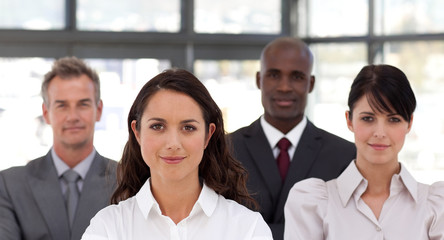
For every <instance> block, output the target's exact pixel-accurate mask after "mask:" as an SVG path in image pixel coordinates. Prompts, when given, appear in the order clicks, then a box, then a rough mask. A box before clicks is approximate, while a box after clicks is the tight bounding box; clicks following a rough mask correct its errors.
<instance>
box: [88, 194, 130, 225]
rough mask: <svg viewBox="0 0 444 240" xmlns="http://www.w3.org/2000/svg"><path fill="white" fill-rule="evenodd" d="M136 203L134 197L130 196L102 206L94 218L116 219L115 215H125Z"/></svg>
mask: <svg viewBox="0 0 444 240" xmlns="http://www.w3.org/2000/svg"><path fill="white" fill-rule="evenodd" d="M135 204H137V203H136V198H135V197H131V198H128V199H126V200H123V201H120V202H119V203H117V204H111V205H108V206H106V207H105V208H102V209H101V210H100V211H99V212H97V214H96V216H95V217H94V218H100V219H104V220H109V219H116V217H117V216H124V215H127V214H128V212H130V211H132V209H134V205H135Z"/></svg>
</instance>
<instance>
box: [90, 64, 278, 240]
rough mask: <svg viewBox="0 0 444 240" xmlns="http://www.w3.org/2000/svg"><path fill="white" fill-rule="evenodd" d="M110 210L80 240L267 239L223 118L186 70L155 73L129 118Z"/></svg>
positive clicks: (208, 95)
mask: <svg viewBox="0 0 444 240" xmlns="http://www.w3.org/2000/svg"><path fill="white" fill-rule="evenodd" d="M128 133H129V138H128V142H127V144H126V146H125V149H124V151H123V156H122V159H121V161H120V163H119V166H118V174H117V178H118V187H117V189H116V191H115V192H114V194H113V196H112V200H111V201H112V203H113V204H115V205H111V206H108V207H107V208H105V209H103V210H101V211H100V212H99V213H98V214H97V215H96V216H95V217H94V218H93V219H92V220H91V223H90V226H89V227H88V228H87V230H86V232H85V234H84V235H83V238H82V239H156V240H157V239H272V237H271V231H270V229H269V227H268V226H267V224H266V223H265V221H264V220H263V219H262V216H261V215H260V214H259V213H257V212H253V211H251V210H249V209H248V208H246V207H244V206H242V205H241V204H243V205H247V206H252V207H254V206H255V202H254V200H253V199H252V198H251V197H250V195H249V194H248V192H247V189H246V185H245V181H246V171H245V170H244V168H243V167H242V166H241V164H240V163H239V162H238V161H237V160H236V159H234V158H233V157H232V156H231V155H230V153H229V149H228V146H227V143H226V141H225V131H224V125H223V119H222V113H221V111H220V109H219V107H218V106H217V105H216V103H215V102H214V101H213V99H212V98H211V96H210V94H209V92H208V91H207V89H206V88H205V86H204V85H203V84H202V83H201V82H200V81H199V80H198V79H197V78H196V77H195V76H194V75H193V74H191V73H189V72H187V71H185V70H178V69H176V70H167V71H165V72H162V73H160V74H159V75H157V76H156V77H154V78H153V79H151V80H150V81H148V82H147V83H146V84H145V86H143V88H142V89H141V90H140V92H139V94H138V96H137V97H136V99H135V101H134V103H133V105H132V107H131V109H130V112H129V115H128Z"/></svg>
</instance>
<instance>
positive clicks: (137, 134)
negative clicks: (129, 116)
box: [131, 120, 140, 145]
mask: <svg viewBox="0 0 444 240" xmlns="http://www.w3.org/2000/svg"><path fill="white" fill-rule="evenodd" d="M136 123H137V121H136V120H133V121H132V122H131V130H133V133H134V136H135V137H136V140H137V142H138V143H139V145H140V132H139V131H138V130H137V128H136Z"/></svg>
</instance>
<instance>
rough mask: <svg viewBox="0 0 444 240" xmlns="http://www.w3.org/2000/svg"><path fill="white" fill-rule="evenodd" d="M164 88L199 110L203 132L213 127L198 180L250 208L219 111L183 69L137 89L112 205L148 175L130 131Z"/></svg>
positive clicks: (131, 193)
mask: <svg viewBox="0 0 444 240" xmlns="http://www.w3.org/2000/svg"><path fill="white" fill-rule="evenodd" d="M161 89H168V90H173V91H176V92H180V93H184V94H186V95H188V96H190V97H191V98H193V99H194V100H195V101H196V102H197V103H198V104H199V106H200V109H201V110H202V114H203V118H204V120H205V124H206V132H208V127H209V124H210V123H214V124H215V125H216V130H215V132H214V134H213V136H212V137H211V139H210V141H209V143H208V146H207V148H206V149H205V150H204V154H203V157H202V161H201V162H200V165H199V177H200V178H202V179H203V180H204V181H205V184H206V185H207V186H208V187H210V188H212V189H213V190H214V191H215V192H216V193H218V194H220V195H222V196H224V197H225V198H227V199H232V200H234V201H236V202H238V203H240V204H243V205H245V206H247V207H250V208H253V209H255V208H257V203H256V202H255V200H254V199H253V198H252V197H251V196H250V195H249V193H248V191H247V187H246V179H247V171H246V170H245V169H244V167H243V166H242V165H241V163H240V162H239V161H237V160H236V159H235V158H234V157H233V156H232V155H231V153H230V150H229V147H228V145H229V144H228V143H227V142H226V141H227V140H226V138H225V130H224V123H223V118H222V112H221V110H220V109H219V107H218V106H217V104H216V103H215V102H214V100H213V99H212V98H211V95H210V93H209V92H208V90H207V89H206V88H205V86H204V85H203V84H202V83H201V82H200V81H199V80H198V79H197V78H196V77H195V76H194V75H193V74H191V73H190V72H188V71H186V70H183V69H170V70H166V71H164V72H162V73H160V74H158V75H157V76H155V77H154V78H152V79H151V80H149V81H148V82H147V83H146V84H145V85H144V86H143V87H142V89H141V90H140V92H139V94H138V95H137V97H136V99H135V100H134V103H133V105H132V106H131V109H130V111H129V114H128V134H129V137H128V142H127V143H126V145H125V148H124V150H123V155H122V159H121V160H120V162H119V165H118V168H117V185H118V186H117V189H116V190H115V191H114V193H113V196H112V198H111V203H112V204H117V203H118V202H119V201H122V200H125V199H128V198H130V197H132V196H134V195H135V194H136V193H137V192H138V191H139V190H140V188H141V187H142V185H143V184H144V183H145V182H146V180H147V179H148V178H149V177H150V176H151V174H150V168H149V167H148V166H147V164H146V163H145V162H144V160H143V158H142V155H141V150H140V145H139V143H138V142H137V140H136V137H135V135H134V132H133V131H132V129H131V122H132V121H133V120H136V129H139V128H140V124H139V122H140V120H141V117H142V114H143V111H144V110H145V108H146V106H147V105H148V103H149V101H150V98H151V97H152V96H153V95H154V94H155V93H156V92H158V91H159V90H161Z"/></svg>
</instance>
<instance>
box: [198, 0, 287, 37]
mask: <svg viewBox="0 0 444 240" xmlns="http://www.w3.org/2000/svg"><path fill="white" fill-rule="evenodd" d="M195 5H196V7H195V10H194V13H195V22H194V25H195V28H194V29H195V31H196V32H198V33H231V34H241V33H265V34H279V33H280V32H281V2H280V1H279V0H262V1H261V2H260V4H258V2H257V1H255V0H226V1H212V0H195Z"/></svg>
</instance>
